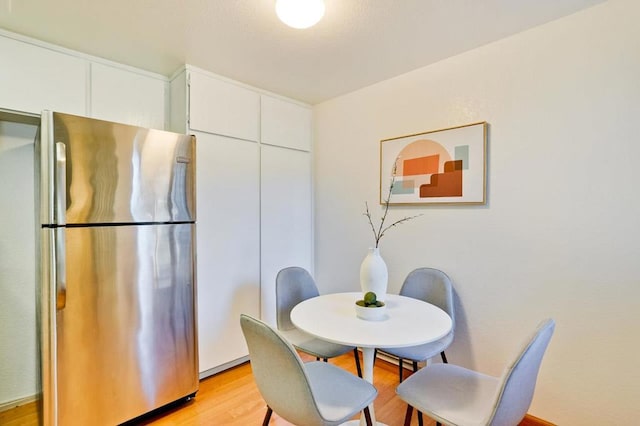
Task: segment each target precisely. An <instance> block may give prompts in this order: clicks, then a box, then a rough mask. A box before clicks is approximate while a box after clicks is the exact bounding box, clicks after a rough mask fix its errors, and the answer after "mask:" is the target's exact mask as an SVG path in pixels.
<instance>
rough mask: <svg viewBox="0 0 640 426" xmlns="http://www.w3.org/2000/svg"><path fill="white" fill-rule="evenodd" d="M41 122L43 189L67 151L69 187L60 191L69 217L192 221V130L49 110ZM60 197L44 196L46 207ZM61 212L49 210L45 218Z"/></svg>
mask: <svg viewBox="0 0 640 426" xmlns="http://www.w3.org/2000/svg"><path fill="white" fill-rule="evenodd" d="M41 128H42V132H41V135H42V136H41V137H42V138H43V140H42V142H41V144H40V146H41V147H42V148H41V149H42V151H41V158H42V159H43V161H41V168H42V173H41V174H42V179H43V181H42V183H41V185H43V188H45V189H47V190H50V189H49V188H50V185H51V184H50V182H51V181H52V180H53V181H55V182H57V183H59V182H61V181H62V180H63V179H60V177H59V174H58V173H56V172H55V171H53V170H51V169H55V167H56V166H54V164H56V165H57V164H58V163H59V158H58V156H59V155H60V152H66V166H67V167H66V179H64V180H65V182H64V184H65V186H66V191H56V197H59V196H60V194H64V196H65V197H66V199H65V200H61V201H62V202H63V203H64V204H63V205H64V206H66V223H67V224H70V225H82V224H107V223H151V222H189V221H194V220H195V170H194V164H195V161H194V160H195V159H194V156H195V150H194V146H195V137H193V136H187V135H180V134H177V133H171V132H165V131H162V130H152V129H145V128H141V127H135V126H128V125H124V124H118V123H112V122H109V121H102V120H95V119H90V118H86V117H79V116H75V115H68V114H61V113H57V112H50V111H45V112H44V113H43V116H42V126H41ZM52 145H54V146H55V147H56V149H55V150H54V149H52V148H51V146H52ZM61 146H62V147H64V150H62V151H61V149H60V147H61ZM51 157H55V158H51ZM57 202H58V201H54V200H53V199H52V198H51V196H50V195H49V196H43V197H42V203H43V207H44V211H45V212H47V211H53V210H54V208H55V207H56V204H55V203H57ZM47 203H50V204H52V205H49V206H47V205H46V204H47ZM48 218H52V219H51V221H49V220H48ZM63 218H64V215H60V214H55V213H48V217H43V222H42V223H43V224H51V223H55V224H56V225H61V224H63V223H64V219H63Z"/></svg>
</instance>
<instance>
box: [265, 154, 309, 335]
mask: <svg viewBox="0 0 640 426" xmlns="http://www.w3.org/2000/svg"><path fill="white" fill-rule="evenodd" d="M261 150H262V151H261V182H260V190H261V211H260V218H261V226H260V229H261V239H260V241H261V282H262V284H261V292H260V293H261V304H262V319H263V320H264V321H266V322H268V323H270V324H272V325H275V324H276V314H275V279H276V275H277V274H278V271H280V269H282V268H285V267H287V266H301V267H303V268H305V269H307V270H308V271H309V272H311V273H313V270H312V269H311V268H312V244H313V241H312V225H313V224H312V192H311V154H309V153H308V152H302V151H296V150H292V149H287V148H279V147H273V146H267V145H262V147H261Z"/></svg>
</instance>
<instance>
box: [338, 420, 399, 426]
mask: <svg viewBox="0 0 640 426" xmlns="http://www.w3.org/2000/svg"><path fill="white" fill-rule="evenodd" d="M366 424H367V422H365V420H364V419H360V420H349V421H348V422H346V423H342V424H341V425H340V426H366ZM374 425H376V426H388V425H387V424H386V423H380V422H375V423H374Z"/></svg>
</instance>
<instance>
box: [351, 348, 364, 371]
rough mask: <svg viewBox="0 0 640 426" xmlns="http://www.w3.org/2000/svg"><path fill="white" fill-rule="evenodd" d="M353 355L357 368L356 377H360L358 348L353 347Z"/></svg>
mask: <svg viewBox="0 0 640 426" xmlns="http://www.w3.org/2000/svg"><path fill="white" fill-rule="evenodd" d="M353 356H354V357H355V359H356V370H358V377H360V378H362V368H361V367H360V355H358V348H353Z"/></svg>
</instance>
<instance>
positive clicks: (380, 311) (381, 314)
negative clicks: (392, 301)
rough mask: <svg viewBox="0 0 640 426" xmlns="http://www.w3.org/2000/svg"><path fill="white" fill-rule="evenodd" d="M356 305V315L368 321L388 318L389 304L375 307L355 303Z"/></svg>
mask: <svg viewBox="0 0 640 426" xmlns="http://www.w3.org/2000/svg"><path fill="white" fill-rule="evenodd" d="M354 306H355V307H356V316H357V317H358V318H360V319H363V320H367V321H382V320H385V319H387V305H382V306H378V307H375V308H372V307H367V306H360V305H354Z"/></svg>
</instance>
